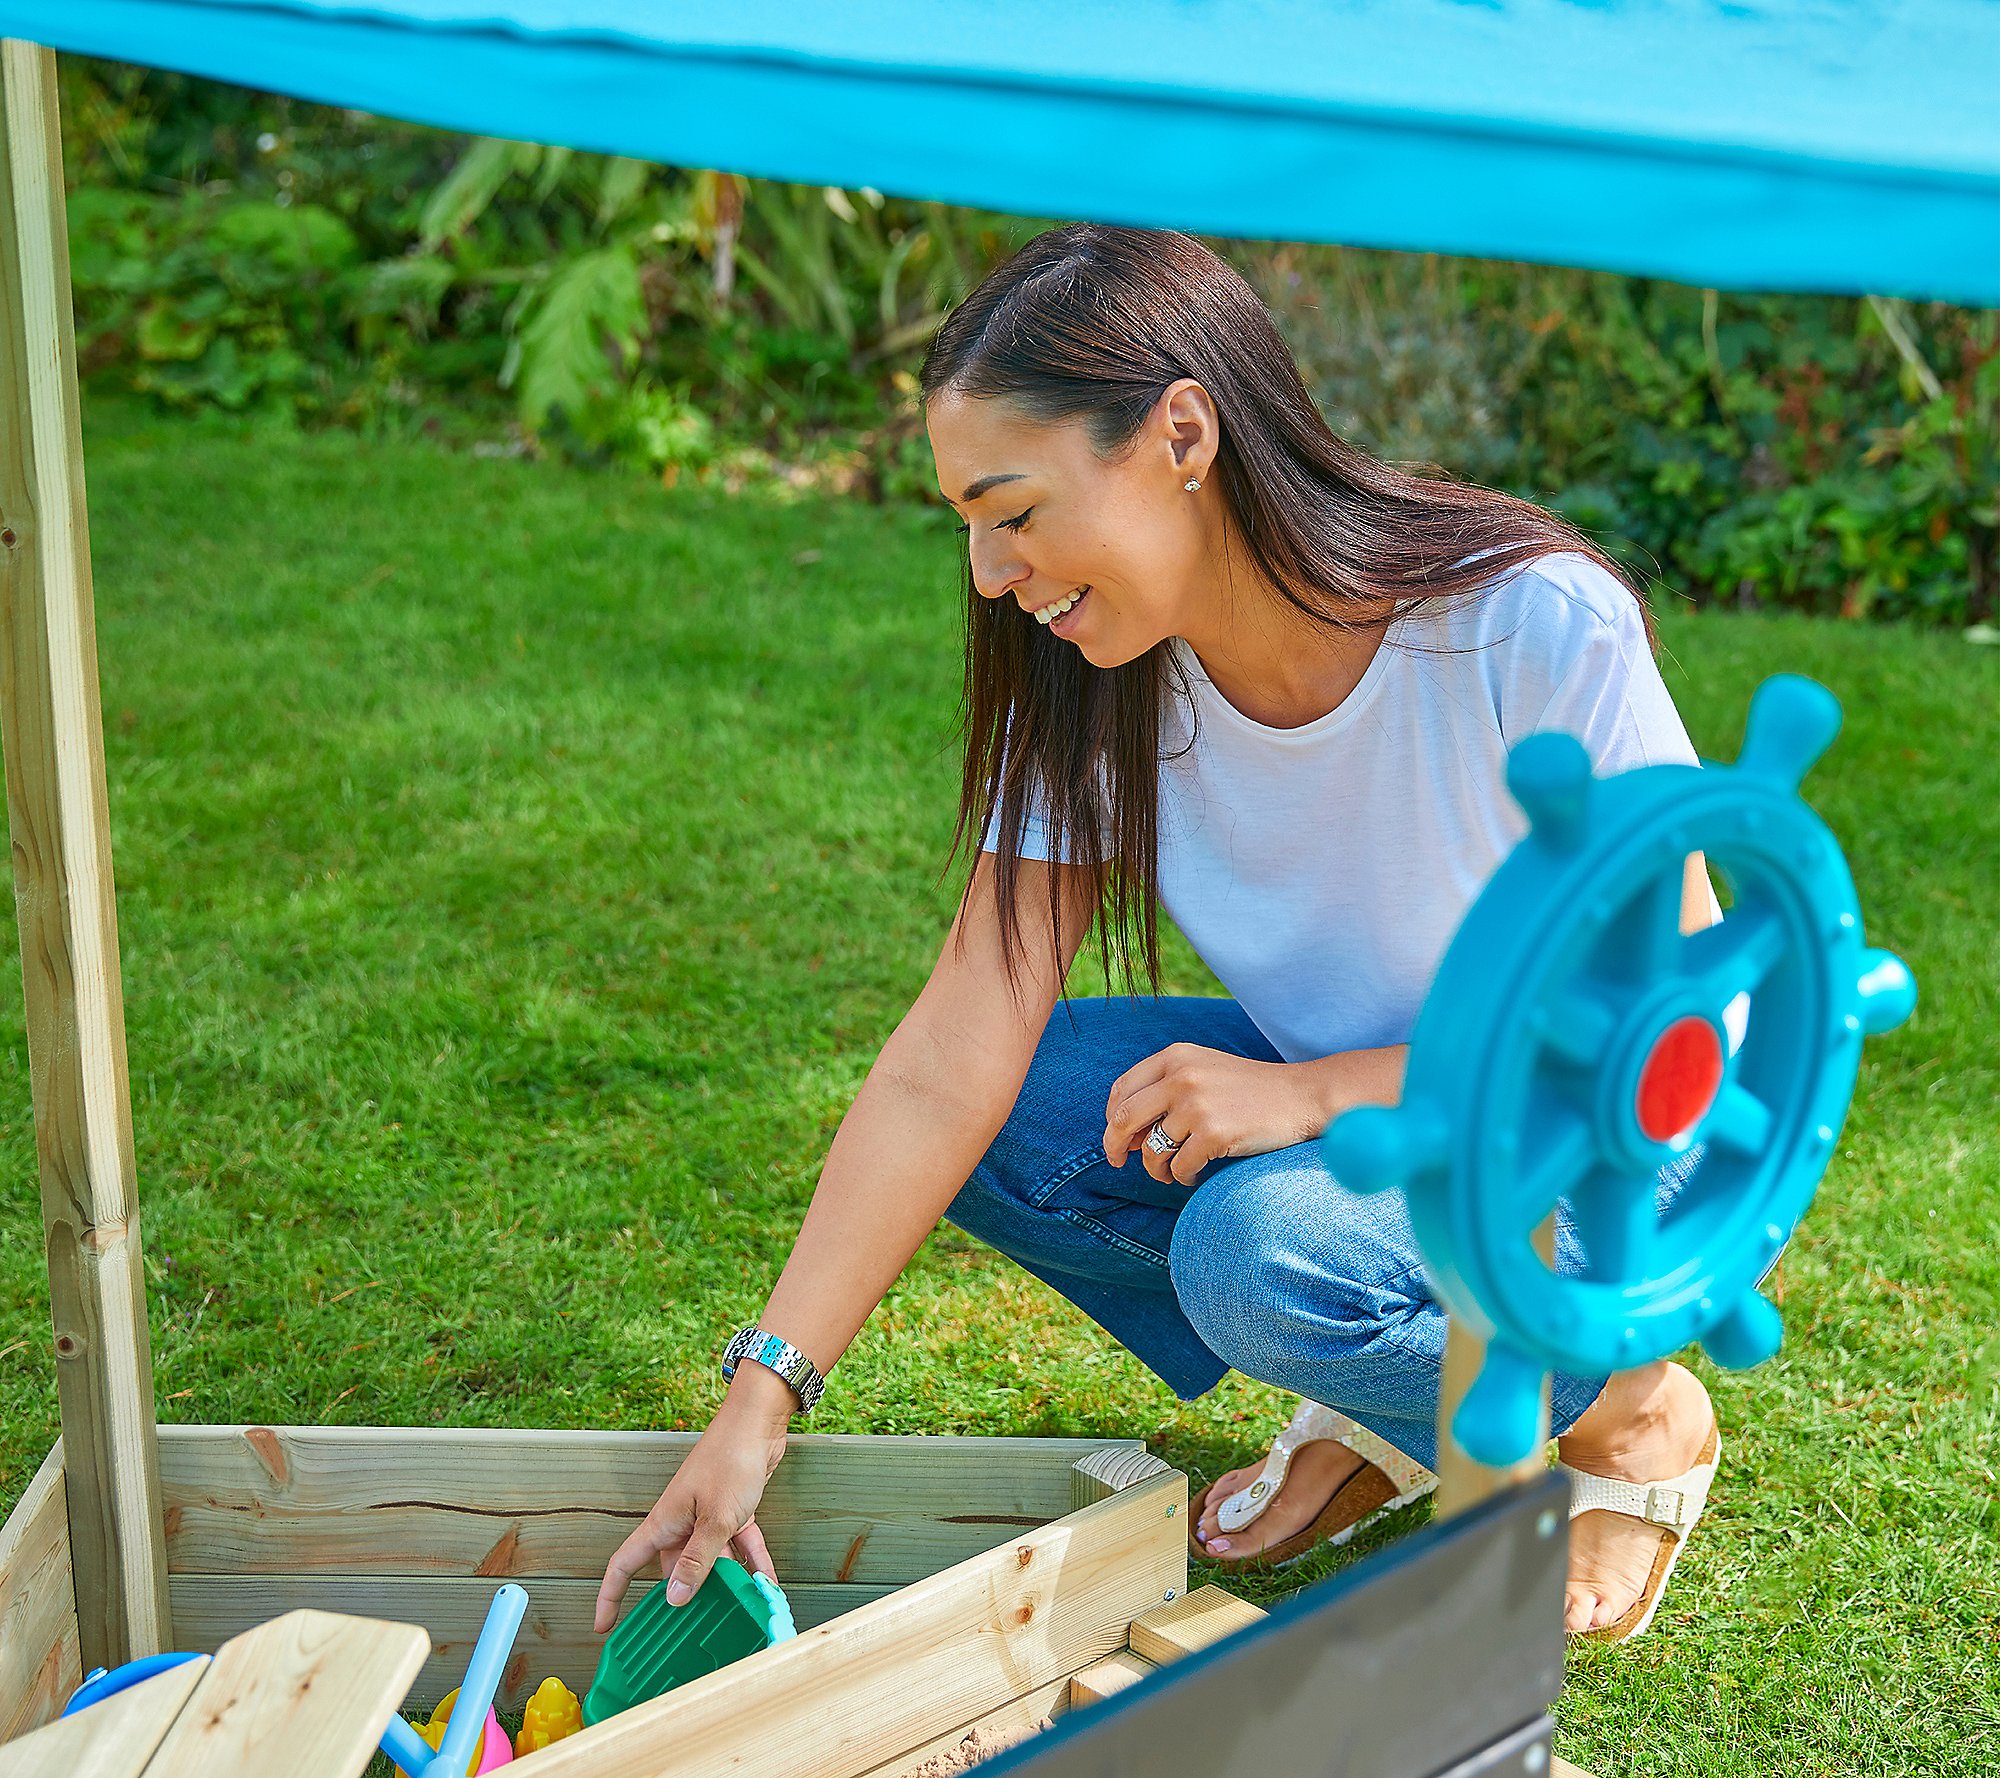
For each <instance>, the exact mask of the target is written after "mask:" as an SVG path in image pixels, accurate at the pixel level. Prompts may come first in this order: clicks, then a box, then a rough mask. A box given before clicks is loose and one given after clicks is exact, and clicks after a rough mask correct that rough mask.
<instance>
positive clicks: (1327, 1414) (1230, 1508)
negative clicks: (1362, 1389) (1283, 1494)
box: [1215, 1397, 1437, 1531]
mask: <svg viewBox="0 0 2000 1778" xmlns="http://www.w3.org/2000/svg"><path fill="white" fill-rule="evenodd" d="M1319 1439H1325V1440H1330V1441H1331V1442H1332V1443H1334V1444H1341V1445H1345V1446H1346V1447H1347V1448H1348V1449H1349V1450H1350V1451H1353V1452H1354V1453H1355V1454H1356V1455H1357V1456H1359V1457H1361V1458H1362V1459H1363V1460H1364V1461H1366V1462H1369V1463H1372V1464H1374V1465H1375V1467H1376V1468H1378V1469H1380V1470H1382V1471H1383V1472H1384V1473H1385V1474H1386V1475H1387V1476H1388V1477H1389V1480H1390V1481H1391V1482H1392V1483H1393V1484H1394V1485H1395V1490H1396V1493H1397V1494H1398V1495H1399V1496H1400V1495H1407V1494H1411V1493H1420V1492H1423V1491H1425V1489H1426V1485H1427V1484H1429V1485H1435V1483H1436V1481H1437V1478H1436V1477H1435V1476H1434V1475H1432V1474H1431V1472H1430V1471H1429V1470H1427V1469H1425V1468H1424V1466H1423V1465H1422V1464H1420V1463H1418V1462H1416V1461H1415V1460H1414V1459H1413V1458H1410V1457H1408V1456H1405V1455H1404V1453H1403V1452H1401V1451H1399V1450H1398V1449H1397V1448H1396V1447H1395V1446H1394V1445H1392V1444H1390V1443H1389V1441H1388V1440H1387V1439H1385V1438H1383V1437H1382V1436H1381V1435H1380V1434H1379V1433H1375V1432H1372V1431H1370V1430H1369V1429H1368V1428H1367V1427H1366V1426H1363V1425H1361V1424H1360V1423H1359V1422H1358V1421H1355V1420H1351V1419H1349V1418H1348V1416H1347V1415H1345V1414H1343V1413H1342V1412H1341V1411H1340V1410H1339V1409H1338V1408H1330V1407H1328V1406H1326V1405H1325V1404H1324V1403H1323V1402H1317V1401H1308V1400H1306V1399H1305V1398H1304V1397H1301V1398H1300V1400H1299V1405H1298V1408H1297V1409H1296V1411H1295V1412H1294V1413H1293V1415H1292V1417H1291V1420H1290V1422H1289V1423H1288V1424H1287V1425H1286V1427H1285V1429H1284V1431H1283V1432H1281V1433H1279V1434H1278V1436H1277V1437H1276V1438H1275V1439H1274V1440H1272V1442H1271V1452H1270V1455H1269V1456H1268V1457H1266V1458H1265V1459H1264V1466H1263V1468H1262V1469H1260V1470H1259V1471H1258V1472H1257V1476H1256V1479H1255V1480H1254V1481H1252V1482H1251V1483H1250V1485H1249V1486H1248V1487H1246V1488H1239V1489H1237V1491H1236V1492H1235V1493H1234V1494H1232V1495H1230V1496H1229V1498H1228V1499H1227V1500H1225V1501H1223V1502H1222V1503H1221V1504H1220V1505H1219V1506H1218V1507H1217V1508H1216V1512H1215V1521H1216V1524H1217V1525H1218V1526H1219V1527H1220V1528H1221V1529H1222V1530H1224V1531H1241V1530H1242V1529H1243V1527H1244V1526H1245V1525H1248V1524H1251V1523H1252V1522H1254V1521H1255V1520H1256V1518H1257V1517H1258V1516H1259V1515H1260V1514H1261V1513H1262V1512H1263V1510H1264V1509H1265V1507H1267V1506H1269V1505H1270V1504H1271V1502H1272V1501H1273V1500H1275V1499H1276V1498H1277V1496H1278V1490H1279V1489H1280V1488H1282V1487H1283V1486H1284V1485H1285V1476H1286V1473H1287V1472H1288V1471H1289V1470H1290V1469H1291V1466H1292V1458H1293V1457H1294V1456H1295V1455H1296V1454H1297V1452H1298V1449H1299V1447H1300V1446H1301V1445H1308V1444H1311V1443H1313V1442H1314V1441H1315V1440H1319Z"/></svg>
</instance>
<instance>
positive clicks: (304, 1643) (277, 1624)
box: [146, 1611, 430, 1778]
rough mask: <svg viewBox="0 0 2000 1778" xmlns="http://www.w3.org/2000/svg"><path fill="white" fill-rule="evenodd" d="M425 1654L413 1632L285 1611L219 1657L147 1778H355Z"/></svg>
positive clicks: (426, 1644)
mask: <svg viewBox="0 0 2000 1778" xmlns="http://www.w3.org/2000/svg"><path fill="white" fill-rule="evenodd" d="M429 1648H430V1641H429V1638H428V1637H426V1636H425V1635H424V1633H423V1631H422V1630H420V1629H418V1628H417V1626H416V1625H415V1624H386V1623H382V1622H379V1621H377V1620H376V1619H373V1618H355V1617H335V1616H333V1615H332V1614H331V1613H329V1612H323V1611H294V1612H288V1613H287V1614H286V1615H285V1616H284V1617H281V1618H278V1619H277V1620H275V1621H274V1622H272V1623H268V1624H263V1625H260V1626H259V1627H258V1628H257V1629H255V1630H251V1631H249V1632H247V1633H246V1634H244V1635H242V1636H238V1637H237V1638H236V1639H235V1640H234V1641H232V1642H229V1643H226V1644H225V1645H224V1646H223V1647H222V1648H221V1649H220V1650H219V1651H217V1653H216V1656H215V1659H214V1660H213V1661H211V1662H210V1663H209V1666H208V1671H207V1672H205V1673H204V1674H203V1675H202V1676H201V1683H200V1684H199V1685H198V1686H196V1687H195V1692H194V1696H193V1697H192V1698H191V1699H189V1700H188V1703H187V1705H186V1707H185V1708H184V1709H183V1710H182V1711H181V1713H180V1715H179V1717H178V1718H176V1719H175V1722H174V1725H173V1727H172V1728H171V1729H169V1730H168V1731H167V1734H166V1738H165V1739H164V1740H163V1741H162V1742H161V1743H160V1749H159V1751H158V1752H157V1753H156V1754H154V1756H153V1759H152V1762H151V1764H149V1765H148V1766H147V1767H146V1778H269V1775H270V1774H271V1773H274V1772H306V1771H310V1772H311V1773H312V1778H353V1774H355V1773H357V1772H359V1771H361V1770H362V1768H363V1767H365V1766H366V1765H367V1764H368V1762H369V1760H370V1759H371V1758H372V1757H373V1756H374V1753H375V1747H376V1744H377V1743H378V1742H379V1741H380V1740H381V1739H382V1729H383V1725H384V1724H386V1723H387V1722H388V1720H389V1714H390V1712H391V1711H392V1710H394V1709H395V1707H396V1705H397V1704H398V1703H399V1702H400V1701H401V1699H402V1696H403V1694H404V1692H405V1691H407V1690H408V1689H409V1684H410V1681H411V1680H412V1679H414V1678H415V1677H416V1674H417V1669H418V1668H419V1667H421V1666H422V1665H423V1664H424V1656H425V1655H426V1654H427V1653H428V1652H429ZM308 1756H309V1757H308Z"/></svg>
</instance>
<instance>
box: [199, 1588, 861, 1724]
mask: <svg viewBox="0 0 2000 1778" xmlns="http://www.w3.org/2000/svg"><path fill="white" fill-rule="evenodd" d="M782 1572H783V1571H782V1570H780V1573H782ZM168 1584H169V1586H170V1587H171V1588H172V1591H173V1603H174V1631H175V1634H176V1635H178V1636H179V1637H180V1639H181V1645H182V1646H183V1647H184V1648H193V1649H201V1650H209V1649H217V1648H220V1647H221V1646H222V1645H223V1644H224V1643H225V1642H227V1641H228V1640H229V1639H230V1638H231V1637H232V1636H237V1635H240V1634H241V1633H242V1632H243V1631H245V1630H247V1629H249V1628H251V1627H252V1626H253V1625H256V1624H260V1623H263V1622H264V1621H265V1620H266V1619H268V1618H273V1617H276V1616H278V1615H279V1614H280V1613H282V1612H287V1611H295V1610H298V1609H300V1608H302V1607H309V1608H312V1609H315V1610H319V1611H331V1612H339V1613H343V1614H353V1615H356V1616H364V1617H384V1618H392V1619H394V1620H395V1621H396V1622H398V1623H404V1624H422V1625H423V1627H424V1629H425V1630H426V1631H427V1632H428V1633H429V1636H430V1644H431V1646H430V1654H429V1657H428V1658H427V1659H426V1660H425V1662H424V1665H423V1668H422V1670H421V1671H420V1672H419V1673H418V1675H417V1677H416V1679H415V1681H414V1682H413V1683H412V1684H411V1686H410V1691H409V1696H408V1699H407V1700H406V1701H407V1703H408V1704H409V1706H410V1707H411V1708H412V1709H414V1708H415V1707H416V1706H418V1705H420V1704H422V1705H430V1704H435V1703H436V1702H437V1701H438V1700H439V1699H440V1698H442V1697H443V1696H444V1695H445V1693H446V1692H448V1691H450V1690H451V1689H452V1687H453V1686H455V1685H457V1684H458V1683H459V1681H460V1680H461V1679H463V1678H464V1677H465V1665H466V1662H467V1661H469V1660H470V1659H471V1658H472V1645H473V1644H474V1643H475V1642H476V1641H478V1639H479V1627H480V1625H481V1624H483V1623H484V1622H485V1621H486V1610H487V1607H488V1606H490V1605H491V1604H492V1603H493V1591H494V1587H495V1584H496V1583H495V1582H493V1581H490V1580H456V1579H431V1578H417V1579H408V1580H405V1579H397V1578H394V1577H389V1576H382V1575H354V1574H256V1575H244V1576H241V1577H236V1576H230V1575H220V1574H181V1575H175V1576H174V1577H173V1578H172V1579H171V1581H170V1582H169V1583H168ZM656 1584H657V1581H654V1580H649V1581H646V1582H644V1583H640V1584H635V1585H634V1586H633V1587H632V1589H631V1590H630V1591H629V1592H628V1593H627V1594H626V1609H627V1610H630V1609H631V1607H632V1606H633V1605H635V1604H637V1603H638V1601H639V1600H640V1599H641V1598H643V1597H644V1596H645V1594H646V1592H647V1590H648V1588H649V1587H651V1586H653V1585H656ZM597 1587H598V1582H597V1581H596V1580H537V1581H532V1582H530V1583H529V1586H528V1615H527V1616H526V1618H524V1619H523V1620H522V1623H521V1633H520V1635H519V1637H518V1638H516V1640H515V1643H514V1653H513V1655H512V1657H511V1658H510V1659H509V1660H508V1662H507V1666H506V1668H505V1669H504V1671H503V1673H502V1677H501V1684H500V1691H499V1703H500V1708H501V1709H502V1710H513V1709H518V1708H519V1707H520V1705H521V1704H523V1703H524V1702H525V1701H526V1700H527V1698H528V1697H529V1696H530V1694H532V1693H533V1691H534V1689H535V1687H536V1686H538V1685H540V1684H541V1682H542V1681H543V1680H544V1679H547V1678H549V1677H550V1676H551V1675H553V1676H554V1677H556V1678H557V1679H560V1680H561V1681H562V1682H563V1683H564V1684H565V1685H566V1686H568V1687H569V1688H570V1690H571V1691H573V1692H575V1693H576V1694H577V1695H578V1696H579V1697H581V1696H582V1695H583V1694H584V1692H586V1691H587V1690H589V1688H590V1682H591V1681H592V1680H593V1679H594V1678H595V1677H596V1676H597V1657H598V1654H599V1652H600V1651H601V1650H602V1649H603V1647H604V1638H603V1637H602V1636H599V1635H597V1634H596V1632H595V1631H594V1630H592V1628H591V1617H592V1615H593V1613H594V1611H595V1609H596V1605H597ZM895 1590H896V1589H895V1588H893V1587H885V1586H826V1585H819V1586H815V1585H812V1584H805V1585H793V1584H790V1583H787V1584H786V1586H785V1597H786V1598H787V1599H789V1600H790V1601H791V1605H792V1613H793V1616H794V1618H795V1619H796V1621H797V1622H798V1624H799V1626H800V1627H801V1628H810V1627H811V1626H813V1625H816V1624H823V1623H825V1622H827V1621H828V1620H829V1619H831V1618H836V1617H839V1616H840V1615H841V1613H843V1612H847V1611H853V1610H855V1609H856V1608H858V1607H860V1606H863V1605H872V1604H873V1603H874V1602H875V1601H876V1600H877V1599H881V1598H885V1597H887V1596H888V1595H890V1594H892V1593H893V1592H894V1591H895Z"/></svg>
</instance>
